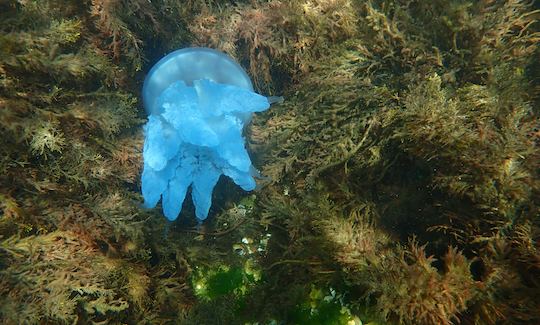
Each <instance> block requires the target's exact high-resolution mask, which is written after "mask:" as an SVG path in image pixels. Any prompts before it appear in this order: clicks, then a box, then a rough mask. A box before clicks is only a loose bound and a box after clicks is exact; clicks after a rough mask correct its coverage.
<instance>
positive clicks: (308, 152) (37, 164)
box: [0, 0, 540, 324]
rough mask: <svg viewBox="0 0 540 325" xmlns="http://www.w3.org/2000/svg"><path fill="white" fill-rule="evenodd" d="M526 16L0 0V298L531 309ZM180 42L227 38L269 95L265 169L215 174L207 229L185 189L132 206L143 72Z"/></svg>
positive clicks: (439, 8) (413, 5)
mask: <svg viewBox="0 0 540 325" xmlns="http://www.w3.org/2000/svg"><path fill="white" fill-rule="evenodd" d="M538 15H539V12H538V11H535V10H534V7H533V4H531V3H528V2H526V1H520V0H512V1H504V2H493V1H442V0H441V1H438V0H437V1H384V0H377V1H360V0H330V1H322V0H302V1H293V0H273V1H225V2H223V1H202V0H201V1H177V0H160V1H152V2H148V1H141V0H100V1H98V0H95V1H91V2H85V3H81V2H78V1H55V0H49V1H39V2H35V1H19V2H5V1H4V2H0V31H1V34H0V35H1V36H0V106H1V108H2V109H0V126H1V129H2V137H1V139H0V141H1V143H0V167H1V168H2V169H1V173H0V184H1V187H0V206H1V208H2V214H1V216H0V241H1V242H0V243H1V246H0V252H1V253H0V265H1V266H2V267H1V269H2V271H0V272H1V273H0V275H1V277H0V279H1V280H0V293H1V294H0V306H1V307H0V317H2V319H5V320H7V322H8V323H15V322H17V321H20V320H21V319H23V320H24V321H26V322H29V323H35V322H64V323H68V322H70V323H72V322H75V321H79V322H88V321H94V322H126V323H130V322H143V323H144V322H148V323H164V322H177V323H178V322H180V323H185V324H212V323H216V324H233V323H250V322H259V323H269V322H286V323H293V324H294V323H311V324H342V323H345V322H359V321H360V320H362V321H363V322H364V323H367V322H371V323H374V324H376V323H384V322H388V323H404V324H451V323H458V322H463V323H473V322H474V323H485V324H495V323H500V322H509V323H517V322H521V323H527V322H528V323H537V322H540V314H539V312H538V311H539V310H540V305H539V301H540V283H539V282H538V278H539V275H540V262H539V261H540V247H539V238H540V235H539V234H540V221H539V220H538V213H539V212H538V211H539V210H538V197H540V196H539V188H540V184H539V177H538V176H539V175H538V171H539V170H540V168H539V167H540V166H539V162H540V154H539V152H540V151H539V149H538V145H539V142H540V140H539V133H538V127H539V125H540V123H539V121H538V110H537V109H536V107H537V105H538V103H539V102H540V100H539V93H538V89H539V88H538V84H539V80H538V78H539V72H538V71H539V70H538V67H537V64H536V62H535V57H537V56H538V53H540V49H539V48H538V45H537V44H538V40H539V36H540V34H539V25H538V22H537V19H538ZM183 46H209V47H213V48H217V49H220V50H223V51H225V52H226V53H228V54H230V55H231V56H233V57H234V58H235V59H237V60H238V61H239V62H240V64H241V65H243V66H244V67H245V68H246V70H248V71H249V73H250V75H251V77H252V78H253V80H254V82H255V85H256V87H257V89H259V90H260V91H261V92H263V93H264V94H269V93H268V92H279V94H280V95H281V94H283V95H284V96H285V99H286V100H285V101H284V103H282V104H279V105H276V106H273V107H272V109H271V110H269V111H268V112H267V113H264V114H262V115H259V116H257V117H256V118H255V120H254V123H253V125H252V126H251V127H250V130H249V133H248V135H247V136H248V138H249V140H250V149H251V151H252V152H253V154H254V156H255V159H256V162H255V164H256V165H257V166H260V167H261V169H262V173H263V175H265V176H266V178H265V179H264V181H261V188H260V190H258V191H257V192H255V194H254V195H252V196H245V195H244V194H245V193H241V192H231V190H230V189H228V188H230V186H227V185H228V183H227V181H226V180H221V182H220V186H218V190H217V191H216V192H215V197H214V202H215V208H214V209H213V210H212V211H211V214H212V217H211V218H209V220H208V221H207V222H206V223H205V224H204V225H203V227H201V228H189V226H190V225H191V222H192V221H193V219H192V215H191V216H190V211H192V210H193V207H191V206H190V205H189V203H187V205H186V207H185V208H186V209H184V211H187V212H186V213H184V215H183V216H182V218H181V219H180V220H179V221H178V222H177V223H174V224H172V225H165V223H164V221H163V218H161V216H158V215H157V213H153V212H152V211H145V210H141V209H140V208H139V205H140V202H141V200H140V196H139V194H138V192H139V190H138V186H139V183H138V179H139V175H140V167H141V164H142V161H141V155H140V151H141V148H142V134H141V125H142V123H143V121H144V119H143V117H144V116H143V114H142V109H141V108H140V105H139V104H138V102H137V100H136V98H137V95H138V93H139V89H140V86H141V85H140V80H141V79H142V77H143V74H142V71H145V70H147V69H148V68H149V67H150V66H151V64H152V63H154V62H155V61H156V60H157V59H159V58H160V57H161V56H162V55H163V54H165V52H167V51H169V50H171V49H175V48H179V47H183ZM147 60H148V61H147ZM535 64H536V65H535ZM138 112H141V113H138ZM227 189H228V190H227ZM243 196H244V199H241V198H242V197H243ZM233 202H234V203H233ZM191 214H192V213H191Z"/></svg>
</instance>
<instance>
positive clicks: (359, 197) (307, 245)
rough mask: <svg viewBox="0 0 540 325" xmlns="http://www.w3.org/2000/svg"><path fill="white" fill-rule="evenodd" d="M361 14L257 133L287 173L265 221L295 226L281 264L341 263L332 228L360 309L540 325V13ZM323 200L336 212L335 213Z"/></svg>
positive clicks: (277, 168) (383, 7)
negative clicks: (539, 69) (293, 256)
mask: <svg viewBox="0 0 540 325" xmlns="http://www.w3.org/2000/svg"><path fill="white" fill-rule="evenodd" d="M355 10H356V11H355V13H356V14H357V17H358V25H357V32H355V33H354V34H353V35H352V37H350V38H349V39H347V40H345V41H343V42H338V43H337V44H335V46H334V47H333V48H331V49H330V50H329V51H328V52H326V53H327V55H328V56H325V57H324V59H321V60H319V61H317V63H316V64H314V66H313V71H312V72H311V73H309V74H307V75H305V76H304V77H303V78H302V79H301V82H300V83H299V84H298V86H297V87H295V88H294V90H293V91H292V92H291V93H289V96H287V94H286V97H287V98H288V100H287V101H285V102H284V103H283V104H282V105H280V106H279V107H277V108H274V109H273V111H271V112H269V114H267V115H266V116H265V117H263V118H261V119H259V120H256V122H255V125H254V127H253V129H252V139H253V141H254V143H255V144H256V145H257V146H258V145H263V144H265V145H266V147H264V148H265V150H261V153H260V154H261V155H263V156H264V158H263V159H262V160H263V170H264V172H265V173H266V175H269V176H271V178H272V181H271V182H270V185H269V186H268V187H267V188H266V189H265V190H264V193H271V196H270V197H271V200H270V201H269V203H268V204H265V205H264V206H263V208H262V209H263V210H262V212H261V215H262V216H263V217H264V216H268V215H271V216H272V219H271V220H272V221H271V223H270V224H271V225H275V226H276V227H285V229H286V233H285V234H286V236H284V237H283V238H280V239H281V242H280V245H281V248H277V247H276V255H275V258H276V259H279V258H280V257H281V256H280V254H289V253H291V252H303V253H302V255H299V261H297V262H295V263H296V264H302V263H305V264H307V265H309V261H313V260H316V261H317V260H319V261H320V260H321V259H322V260H324V261H326V262H327V263H328V261H327V260H326V259H327V257H328V256H327V252H328V250H327V249H326V250H325V249H323V248H321V247H325V246H320V245H314V243H313V241H312V240H311V238H319V236H321V234H323V235H324V234H326V235H327V238H328V240H329V241H330V243H332V242H333V243H334V244H335V245H337V247H340V248H339V249H337V250H335V254H334V256H333V259H334V260H336V261H337V262H339V264H340V265H341V268H338V269H337V270H336V271H339V272H344V273H345V275H346V277H345V279H346V281H347V283H350V284H354V286H353V287H348V289H347V290H349V292H351V293H352V292H357V293H358V296H357V297H356V298H355V295H354V294H352V295H351V296H349V298H350V299H352V303H360V302H362V301H364V302H367V303H368V304H372V306H373V307H374V308H375V309H377V310H378V311H379V314H380V315H381V316H383V317H384V318H386V319H388V320H395V321H397V322H400V323H411V324H415V323H425V324H440V323H452V322H458V321H464V320H468V321H478V322H486V323H495V322H497V321H501V320H505V321H510V322H517V321H525V322H534V321H537V320H538V319H540V315H539V314H538V310H540V309H539V308H538V307H539V305H538V303H533V302H531V301H534V300H537V299H536V298H535V297H538V294H539V291H540V289H539V287H538V281H536V280H532V278H534V277H535V276H536V275H538V272H539V269H538V263H537V262H534V261H533V260H534V259H536V258H537V257H538V255H536V257H535V258H533V260H531V259H530V258H531V255H530V252H531V251H530V250H523V246H522V244H518V243H523V240H524V238H528V240H526V242H527V243H528V245H529V249H531V250H532V251H535V252H537V251H538V245H539V244H538V241H537V238H538V237H537V232H538V229H539V228H538V227H539V226H540V225H539V224H538V218H537V216H538V201H537V200H538V190H539V179H538V166H539V165H538V162H539V161H540V160H539V159H538V158H539V149H538V132H537V128H538V116H537V112H536V111H535V110H534V109H533V107H534V105H535V104H536V103H538V92H537V89H535V88H531V85H534V84H536V83H537V80H536V79H535V78H536V77H535V76H536V72H535V71H536V70H535V69H536V68H535V61H534V57H535V55H537V54H538V46H537V43H538V42H537V41H538V36H539V34H538V23H537V21H536V19H537V16H538V12H537V11H534V8H533V7H532V6H531V4H530V3H527V2H523V1H509V2H504V3H497V4H494V3H489V4H488V3H485V2H446V1H444V2H443V1H434V2H430V3H429V4H428V3H425V2H407V4H405V3H403V4H401V3H400V2H394V1H377V2H366V3H361V2H355ZM448 36H450V37H448ZM254 148H257V147H254ZM323 193H326V194H323ZM321 195H327V197H328V200H330V202H331V203H330V205H331V206H332V209H331V210H330V211H333V212H329V213H325V214H323V215H321V210H322V211H324V210H325V209H326V208H325V205H321V203H320V200H312V199H311V198H313V197H318V196H321ZM276 202H278V203H276ZM282 202H289V203H288V204H287V205H286V206H282V205H281V204H282ZM310 202H313V204H311V203H310ZM366 204H367V206H369V207H370V208H369V211H370V212H369V213H367V212H362V211H367V210H365V208H364V207H365V206H366ZM276 206H282V208H281V209H280V211H279V213H276ZM372 211H375V212H376V213H374V214H373V213H372ZM358 213H360V215H367V216H368V217H369V218H368V219H369V220H371V221H370V223H369V225H370V226H369V227H368V226H366V225H365V223H364V224H362V221H358V218H356V217H354V216H355V215H357V214H358ZM366 213H367V214H366ZM343 218H345V220H346V221H340V219H343ZM317 220H320V221H324V222H322V224H323V225H324V226H323V227H322V228H321V227H320V226H319V225H320V224H321V223H320V221H317ZM325 220H326V221H325ZM329 220H330V221H329ZM262 222H263V223H264V222H267V221H266V219H264V218H263V219H262ZM328 222H330V223H331V226H330V227H329V228H328V225H327V223H328ZM292 224H294V225H295V226H296V227H294V228H291V225H292ZM344 224H345V225H344ZM366 227H367V228H366ZM372 227H373V229H372ZM298 229H301V232H300V235H298V234H299V232H298V231H297V230H298ZM523 229H527V232H526V233H527V235H524V234H523ZM357 233H358V234H362V235H363V236H358V238H355V236H354V234H357ZM373 233H375V234H376V235H370V234H373ZM413 236H414V237H416V240H417V241H419V242H421V243H425V244H426V246H421V247H423V248H421V249H420V248H419V247H420V246H419V244H414V245H407V244H406V243H407V242H409V241H410V240H411V238H412V237H413ZM278 238H279V237H278ZM388 238H392V239H393V240H390V239H388ZM396 240H397V241H398V242H396ZM350 241H352V243H351V242H350ZM327 244H328V243H326V244H325V245H327ZM381 246H382V247H383V248H381ZM374 247H378V248H377V249H376V251H377V252H379V254H381V253H380V252H383V253H382V256H378V255H375V256H373V254H369V252H370V251H373V250H374ZM456 247H457V250H456ZM315 248H318V249H319V251H318V250H317V249H315ZM278 251H279V252H281V253H277V252H278ZM323 251H324V253H323ZM314 255H315V256H314ZM431 255H433V257H426V256H431ZM307 256H309V258H308V257H307ZM358 256H361V258H358ZM503 256H504V257H503ZM523 256H528V257H525V258H524V257H523ZM272 258H274V256H273V255H272ZM524 260H528V261H529V262H523V261H524ZM525 264H527V266H526V267H524V265H525ZM283 268H285V269H286V270H288V271H287V272H294V270H295V268H294V267H292V264H289V265H287V266H283ZM310 268H311V269H312V267H310ZM296 269H297V271H298V272H301V271H300V270H298V268H296ZM281 272H285V271H281ZM320 273H321V271H320V270H313V273H312V277H313V278H318V279H321V280H322V279H323V277H321V276H320ZM294 274H296V273H294ZM379 276H380V277H379ZM293 278H295V277H294V276H293ZM334 280H335V279H334ZM301 281H302V280H299V282H301ZM463 284H466V285H463ZM527 286H529V287H530V288H532V289H530V290H526V289H525V287H527ZM510 287H512V288H513V291H510V290H509V288H510ZM390 288H394V290H392V289H390ZM443 288H444V290H445V294H444V295H439V292H440V291H441V290H443ZM405 292H407V294H405ZM415 297H416V298H415ZM418 297H422V298H421V299H420V298H418ZM439 306H444V307H442V308H440V307H439Z"/></svg>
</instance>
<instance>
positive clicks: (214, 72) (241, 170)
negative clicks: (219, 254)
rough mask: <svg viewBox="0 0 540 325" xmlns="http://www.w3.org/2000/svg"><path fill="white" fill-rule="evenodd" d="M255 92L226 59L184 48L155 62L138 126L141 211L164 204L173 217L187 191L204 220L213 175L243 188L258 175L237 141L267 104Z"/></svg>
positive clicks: (242, 144) (212, 52) (250, 185)
mask: <svg viewBox="0 0 540 325" xmlns="http://www.w3.org/2000/svg"><path fill="white" fill-rule="evenodd" d="M270 101H271V100H269V99H267V98H266V97H264V96H262V95H259V94H256V93H255V92H253V87H252V85H251V81H250V79H249V77H248V76H247V74H246V73H245V71H244V70H243V69H242V68H241V67H240V66H239V65H238V64H237V63H235V62H234V61H233V60H231V59H230V58H229V57H228V56H226V55H225V54H223V53H221V52H218V51H215V50H211V49H206V48H187V49H182V50H178V51H175V52H173V53H171V54H169V55H167V56H166V57H164V58H163V59H161V60H160V61H159V62H158V63H157V64H156V65H155V66H154V67H153V68H152V70H151V71H150V73H149V74H148V76H147V77H146V80H145V82H144V86H143V102H144V106H145V109H146V111H147V113H148V114H149V117H148V122H147V123H146V125H145V126H144V132H145V142H144V150H143V156H144V170H143V174H142V194H143V196H144V200H145V206H146V207H148V208H152V207H155V206H156V204H157V203H158V201H159V200H160V198H161V199H162V206H163V213H164V215H165V216H166V217H167V219H169V220H171V221H172V220H175V219H176V218H177V217H178V215H179V214H180V211H181V210H182V203H183V201H184V198H185V195H186V193H187V190H188V188H189V187H190V186H191V194H192V199H193V203H194V205H195V215H196V217H197V219H199V220H204V219H206V217H207V216H208V211H209V209H210V206H211V204H212V191H213V189H214V186H215V185H216V183H217V181H218V179H219V177H220V176H221V175H222V174H223V175H226V176H229V177H230V178H231V179H232V180H233V181H234V182H235V183H236V184H237V185H238V186H240V187H241V188H242V189H244V190H246V191H250V190H253V189H254V188H255V180H254V179H253V176H254V175H256V173H257V172H256V170H255V168H254V167H253V166H252V164H251V160H250V157H249V155H248V153H247V151H246V148H245V139H244V137H243V136H242V130H243V128H244V126H245V125H246V124H247V123H249V121H250V120H251V114H252V113H253V112H261V111H264V110H266V109H268V108H269V107H270Z"/></svg>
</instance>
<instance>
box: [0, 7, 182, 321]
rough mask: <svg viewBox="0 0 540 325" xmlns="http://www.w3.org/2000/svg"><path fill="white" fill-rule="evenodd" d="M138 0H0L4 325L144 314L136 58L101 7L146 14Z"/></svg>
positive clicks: (126, 34)
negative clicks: (88, 1) (84, 0)
mask: <svg viewBox="0 0 540 325" xmlns="http://www.w3.org/2000/svg"><path fill="white" fill-rule="evenodd" d="M135 3H136V2H133V1H132V2H126V3H123V4H120V3H119V2H118V1H102V2H98V1H93V2H92V5H91V8H87V7H84V6H81V2H79V1H52V0H51V1H19V2H16V1H2V2H0V129H1V130H2V133H1V137H0V156H1V157H0V169H1V170H0V184H1V186H0V208H1V210H0V211H1V214H0V265H1V267H0V269H1V271H0V279H1V280H0V318H1V319H2V320H3V321H4V322H5V323H7V324H10V323H28V324H36V323H74V322H76V321H77V320H78V321H82V322H89V321H104V320H107V319H108V320H111V319H117V320H120V319H122V320H124V321H128V320H129V319H132V318H135V317H138V318H141V319H142V318H143V317H145V316H144V315H145V313H144V311H145V310H146V309H147V308H149V305H148V292H149V288H150V285H151V281H150V278H149V274H150V273H151V271H150V265H149V264H148V260H149V255H150V254H149V247H148V245H147V244H146V243H145V242H146V240H147V239H148V238H149V236H148V235H145V234H144V233H143V230H144V228H143V225H144V221H145V220H147V219H148V217H149V214H148V213H147V212H146V211H142V210H140V209H139V208H138V206H139V202H140V199H139V195H138V194H137V193H136V185H137V183H138V179H139V175H140V171H141V152H140V151H141V146H142V134H141V131H140V125H141V123H142V121H143V120H142V119H140V118H139V117H138V113H137V112H138V105H137V99H136V94H135V93H133V92H132V90H131V89H130V88H129V87H128V84H129V82H128V81H127V80H128V76H133V75H134V71H135V70H134V68H132V67H134V66H135V67H136V66H140V65H141V64H142V56H143V52H142V49H141V48H137V47H134V45H136V44H137V43H138V42H139V41H137V40H136V38H137V37H138V36H136V34H135V33H134V32H131V31H130V29H129V27H128V26H129V24H128V23H123V22H122V21H121V20H119V19H120V18H118V16H115V13H113V12H112V11H111V9H110V8H111V7H115V8H116V7H118V6H124V7H126V6H128V7H130V8H131V10H132V11H137V12H140V11H141V10H143V9H140V10H137V9H136V7H134V6H131V5H133V4H135ZM145 3H146V2H145V1H140V4H141V5H144V4H145ZM90 9H92V12H90ZM97 16H99V17H97ZM130 42H131V43H130ZM178 281H181V280H178ZM156 291H157V292H159V290H156ZM158 304H159V303H158ZM158 304H154V305H158ZM128 312H129V313H128Z"/></svg>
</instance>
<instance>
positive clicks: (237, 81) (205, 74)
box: [142, 47, 253, 115]
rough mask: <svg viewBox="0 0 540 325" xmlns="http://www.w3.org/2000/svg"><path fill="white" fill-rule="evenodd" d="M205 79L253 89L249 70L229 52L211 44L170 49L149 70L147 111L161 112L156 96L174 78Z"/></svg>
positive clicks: (144, 93) (145, 92)
mask: <svg viewBox="0 0 540 325" xmlns="http://www.w3.org/2000/svg"><path fill="white" fill-rule="evenodd" d="M203 79H207V80H210V81H213V82H215V83H218V84H225V85H232V86H236V87H240V88H243V89H246V90H249V91H253V84H252V83H251V79H250V78H249V76H248V74H247V73H246V71H244V69H243V68H242V67H241V66H240V65H239V64H238V63H236V62H235V61H234V60H233V59H231V57H229V56H228V55H227V54H225V53H222V52H220V51H216V50H213V49H210V48H204V47H189V48H185V49H180V50H176V51H174V52H172V53H169V54H168V55H166V56H165V57H163V58H162V59H161V60H159V61H158V63H156V64H155V65H154V66H153V67H152V69H150V72H148V75H147V76H146V78H145V80H144V84H143V91H142V97H143V105H144V108H145V110H146V113H147V114H148V115H150V114H156V113H159V107H156V100H157V98H158V97H159V96H160V94H161V93H162V92H163V91H164V90H165V89H167V87H169V86H170V85H171V84H173V83H174V82H177V81H180V80H181V81H183V82H184V83H185V84H186V85H187V86H193V82H194V81H195V80H203Z"/></svg>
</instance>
